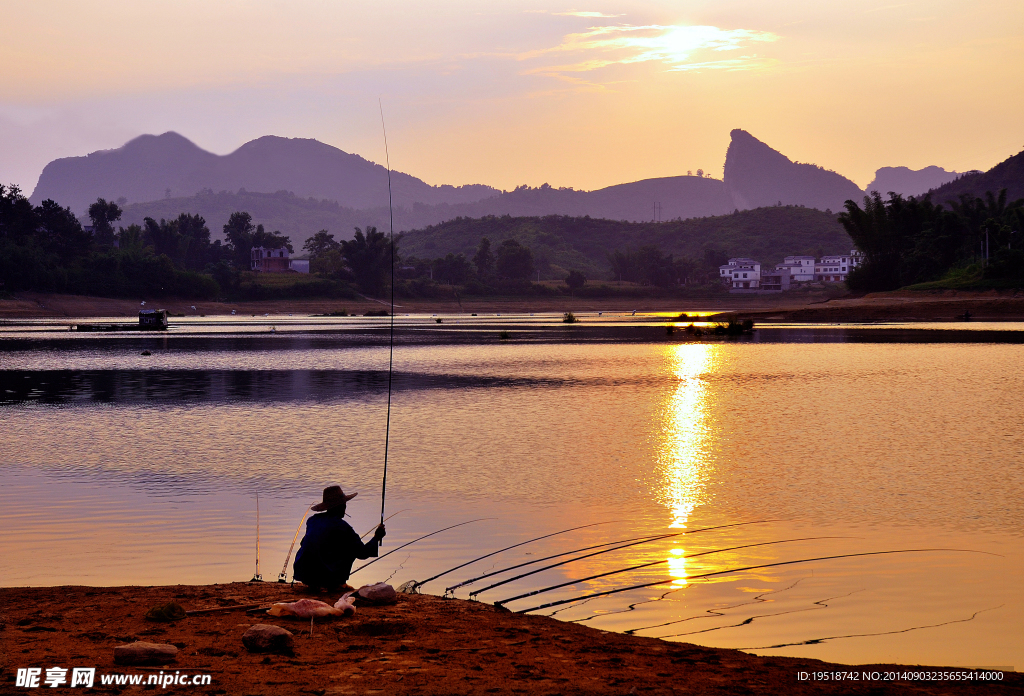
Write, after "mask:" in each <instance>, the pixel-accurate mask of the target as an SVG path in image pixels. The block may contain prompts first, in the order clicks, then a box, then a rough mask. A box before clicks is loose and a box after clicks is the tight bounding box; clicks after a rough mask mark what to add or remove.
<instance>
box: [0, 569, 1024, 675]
mask: <svg viewBox="0 0 1024 696" xmlns="http://www.w3.org/2000/svg"><path fill="white" fill-rule="evenodd" d="M299 597H300V595H298V593H297V592H296V591H295V590H294V589H293V588H292V587H290V586H289V585H283V584H277V583H262V584H247V583H233V584H225V585H209V586H184V585H181V586H169V587H104V588H91V587H54V588H3V589H0V644H2V647H3V650H2V651H0V692H2V693H30V691H26V690H24V689H16V688H15V675H16V671H17V668H19V667H41V668H43V670H44V674H45V669H47V668H49V667H54V666H60V667H64V668H72V667H76V666H79V667H96V669H97V674H98V675H99V674H112V673H121V674H126V673H127V674H147V675H148V674H152V673H159V672H160V671H161V670H162V671H163V672H164V673H171V674H173V673H174V672H175V671H180V672H182V673H187V674H197V673H198V674H210V675H211V677H212V683H211V684H210V686H204V687H201V688H196V687H192V686H188V687H184V686H170V687H168V688H167V689H166V693H172V692H178V693H207V694H317V695H321V694H364V693H383V694H439V695H440V694H490V693H494V694H632V693H636V694H675V693H694V694H710V693H715V694H718V693H725V694H738V693H744V694H747V693H767V694H810V693H814V694H819V693H872V694H888V693H918V694H947V693H984V694H1005V693H1024V677H1022V676H1021V675H1020V674H1016V673H1006V674H1005V675H1004V678H1003V681H1002V682H984V683H980V682H959V683H952V682H929V681H913V682H910V681H897V682H895V683H885V682H881V681H864V680H859V681H843V682H838V683H837V682H815V681H800V680H799V679H798V677H797V675H798V673H799V672H807V673H813V672H820V671H827V672H835V671H841V672H847V673H848V672H851V671H856V672H858V673H863V672H879V673H885V672H895V673H897V674H900V673H903V672H907V671H908V668H907V667H903V666H894V665H865V666H858V667H856V668H851V667H849V666H845V665H831V664H828V663H824V662H819V661H817V660H807V659H790V658H774V657H771V658H762V657H756V656H753V655H749V654H746V653H742V652H738V651H735V650H717V649H710V648H701V647H696V646H693V645H688V644H684V643H670V642H665V641H661V640H657V639H653V638H639V637H634V636H627V635H623V634H617V633H606V632H603V631H599V630H596V629H592V628H587V627H585V626H579V625H576V624H570V623H562V622H560V621H556V620H554V619H548V618H545V617H538V616H524V615H518V614H510V613H505V612H498V611H496V610H495V609H494V608H493V607H492V606H490V605H487V604H479V603H472V602H466V601H461V600H445V599H442V598H439V597H434V596H429V595H403V596H402V597H401V598H400V601H399V603H398V604H397V605H394V606H389V607H361V608H360V609H359V610H358V611H357V613H356V615H355V616H354V617H350V618H344V619H337V620H333V621H322V622H318V623H315V624H314V625H313V629H312V635H310V626H309V622H303V621H289V620H287V619H274V618H273V617H268V616H262V617H259V616H255V615H252V614H247V613H246V612H245V611H244V610H241V609H237V610H232V611H225V612H220V613H213V614H206V615H201V616H192V617H188V618H186V619H182V620H180V621H177V622H174V623H152V622H149V621H146V620H145V619H144V618H143V617H144V615H145V613H146V611H147V610H149V609H150V608H151V607H153V606H156V605H159V604H163V603H165V602H169V601H175V602H178V603H179V604H181V605H182V606H183V607H184V608H185V609H186V610H193V609H202V608H208V607H218V606H225V605H235V604H249V603H253V602H262V601H265V600H285V601H290V600H292V599H297V598H299ZM256 623H270V624H276V625H279V626H283V627H285V628H288V629H289V630H291V631H292V632H293V633H294V634H295V652H294V655H292V656H283V655H262V654H251V653H249V652H248V651H247V650H246V649H245V647H244V646H243V645H242V641H241V636H242V633H243V632H244V631H245V630H246V629H247V628H248V627H249V626H251V625H253V624H256ZM137 640H141V641H148V642H154V643H170V644H174V645H176V646H177V647H178V648H179V651H178V654H177V660H176V662H175V663H173V664H171V665H167V666H164V667H162V668H161V667H119V666H115V665H114V663H113V651H114V647H115V646H118V645H123V644H125V643H130V642H134V641H137ZM910 669H911V670H913V671H920V670H919V669H918V668H910ZM931 671H942V670H941V668H931ZM65 688H67V687H66V685H65ZM152 689H153V687H150V690H152ZM139 690H144V687H130V686H120V687H118V686H101V685H100V684H99V679H98V678H97V682H96V688H94V689H93V691H96V692H100V693H120V692H127V693H133V692H136V691H139ZM156 691H161V689H159V688H157V689H156ZM87 692H88V691H83V692H82V693H87ZM150 692H152V691H150Z"/></svg>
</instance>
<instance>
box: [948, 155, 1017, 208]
mask: <svg viewBox="0 0 1024 696" xmlns="http://www.w3.org/2000/svg"><path fill="white" fill-rule="evenodd" d="M1000 189H1006V198H1007V199H1008V200H1011V201H1015V200H1017V199H1019V198H1024V151H1021V152H1018V153H1017V154H1016V155H1013V156H1012V157H1009V158H1007V159H1005V160H1003V161H1002V162H1000V163H999V164H997V165H996V166H994V167H992V168H991V169H989V170H988V171H987V172H967V173H966V174H961V175H960V176H959V177H957V178H956V179H955V180H954V181H951V182H949V183H948V184H943V185H942V186H939V187H938V188H934V189H932V190H931V191H929V193H930V194H931V197H932V201H933V202H935V203H946V202H948V201H955V200H957V199H959V198H960V196H962V195H963V194H970V195H973V196H979V197H984V195H985V192H987V191H991V192H992V193H995V194H998V193H999V190H1000Z"/></svg>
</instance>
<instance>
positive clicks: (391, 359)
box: [363, 99, 395, 567]
mask: <svg viewBox="0 0 1024 696" xmlns="http://www.w3.org/2000/svg"><path fill="white" fill-rule="evenodd" d="M377 106H378V107H379V108H380V128H381V130H382V131H383V132H384V161H385V162H386V163H387V167H388V213H389V215H390V220H391V347H390V350H389V352H388V415H387V420H386V424H385V426H384V478H383V480H382V481H381V486H380V523H381V524H384V497H385V496H386V495H387V491H388V445H389V444H390V441H391V378H392V374H393V367H394V364H395V209H394V206H393V204H392V200H391V155H390V154H388V131H387V128H385V126H384V105H383V104H382V103H381V100H380V99H378V100H377ZM382 541H383V539H381V540H379V541H378V542H377V543H378V546H379V545H380V544H381V542H382ZM367 565H369V564H367ZM363 567H365V566H363Z"/></svg>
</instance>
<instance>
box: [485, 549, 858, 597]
mask: <svg viewBox="0 0 1024 696" xmlns="http://www.w3.org/2000/svg"><path fill="white" fill-rule="evenodd" d="M849 538H850V537H802V538H800V539H780V540H779V541H761V542H758V543H756V544H744V545H743V546H730V547H729V548H725V549H712V550H711V551H701V552H700V553H691V554H688V555H686V556H679V558H680V559H682V558H697V557H698V556H708V555H710V554H714V553H724V552H725V551H736V550H737V549H749V548H751V547H752V546H771V545H772V544H789V543H792V542H795V541H820V540H823V539H849ZM637 543H642V542H637ZM629 546H635V544H629ZM619 548H625V547H624V546H622V547H619ZM610 550H611V551H615V549H610ZM600 553H606V552H605V551H601V552H600ZM596 555H597V554H593V553H592V554H590V556H596ZM583 558H588V556H580V557H579V558H572V559H569V560H568V561H564V562H563V563H555V564H554V565H551V566H548V568H554V567H555V566H560V565H564V564H565V563H571V562H572V561H578V560H581V559H583ZM674 560H676V559H675V558H663V559H662V560H660V561H651V562H650V563H641V564H640V565H635V566H630V567H628V568H620V569H619V570H610V571H608V572H607V573H600V574H598V575H591V576H590V577H586V578H577V579H575V580H570V581H568V582H563V583H561V584H559V585H551V586H550V587H543V588H541V589H539V590H533V591H532V592H527V593H525V594H521V595H516V596H515V597H509V598H508V599H503V600H501V601H500V602H495V603H494V604H495V605H499V604H505V603H506V602H513V601H515V600H517V599H525V598H526V597H532V596H534V595H539V594H543V593H544V592H550V591H551V590H557V589H559V588H560V587H567V586H568V585H575V584H576V583H578V582H586V581H587V580H596V579H597V578H604V577H607V576H609V575H618V574H619V573H627V572H629V571H631V570H640V569H641V568H649V567H651V566H656V565H661V564H663V563H668V562H670V561H674ZM541 570H547V568H541V569H540V570H535V571H533V572H530V573H526V574H524V575H522V576H519V577H526V576H527V575H533V574H534V573H539V572H540V571H541ZM691 577H699V576H696V575H694V576H691ZM516 579H518V578H511V579H510V580H506V581H504V582H499V583H497V584H496V585H491V587H497V586H498V585H504V584H505V583H506V582H512V580H516ZM489 589H490V587H485V588H484V589H483V590H480V592H483V591H484V590H489Z"/></svg>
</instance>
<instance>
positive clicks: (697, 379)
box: [658, 343, 716, 586]
mask: <svg viewBox="0 0 1024 696" xmlns="http://www.w3.org/2000/svg"><path fill="white" fill-rule="evenodd" d="M715 350H716V347H715V346H713V345H709V344H701V343H690V344H682V345H676V346H673V347H672V348H670V349H669V352H668V358H669V361H670V364H671V370H672V374H673V375H674V376H675V377H676V378H677V379H678V380H679V384H678V386H677V387H676V389H675V392H674V393H673V394H672V396H671V398H670V399H669V401H668V403H667V404H666V406H665V411H664V414H663V425H662V429H661V446H660V448H659V451H658V468H659V470H660V471H661V475H662V481H663V482H662V485H661V491H660V493H661V498H662V503H663V504H664V505H665V506H666V507H667V508H668V510H669V514H670V515H671V518H672V521H671V524H669V527H672V528H677V529H685V528H686V526H687V521H688V520H689V519H690V516H691V515H692V514H693V511H694V509H695V508H696V507H697V506H698V505H700V504H702V503H703V502H704V501H705V484H706V482H707V480H708V474H709V469H710V463H709V456H708V454H709V452H708V450H709V442H710V438H709V425H708V421H709V416H708V402H709V394H708V387H707V384H706V382H705V381H704V375H705V374H706V373H708V372H710V371H711V370H712V369H713V368H714V366H715ZM668 567H669V570H670V572H671V574H672V577H674V578H677V579H676V581H675V584H676V585H680V586H681V585H685V584H686V575H687V573H686V559H685V558H684V550H683V549H682V548H674V549H672V550H671V551H670V555H669V558H668Z"/></svg>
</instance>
